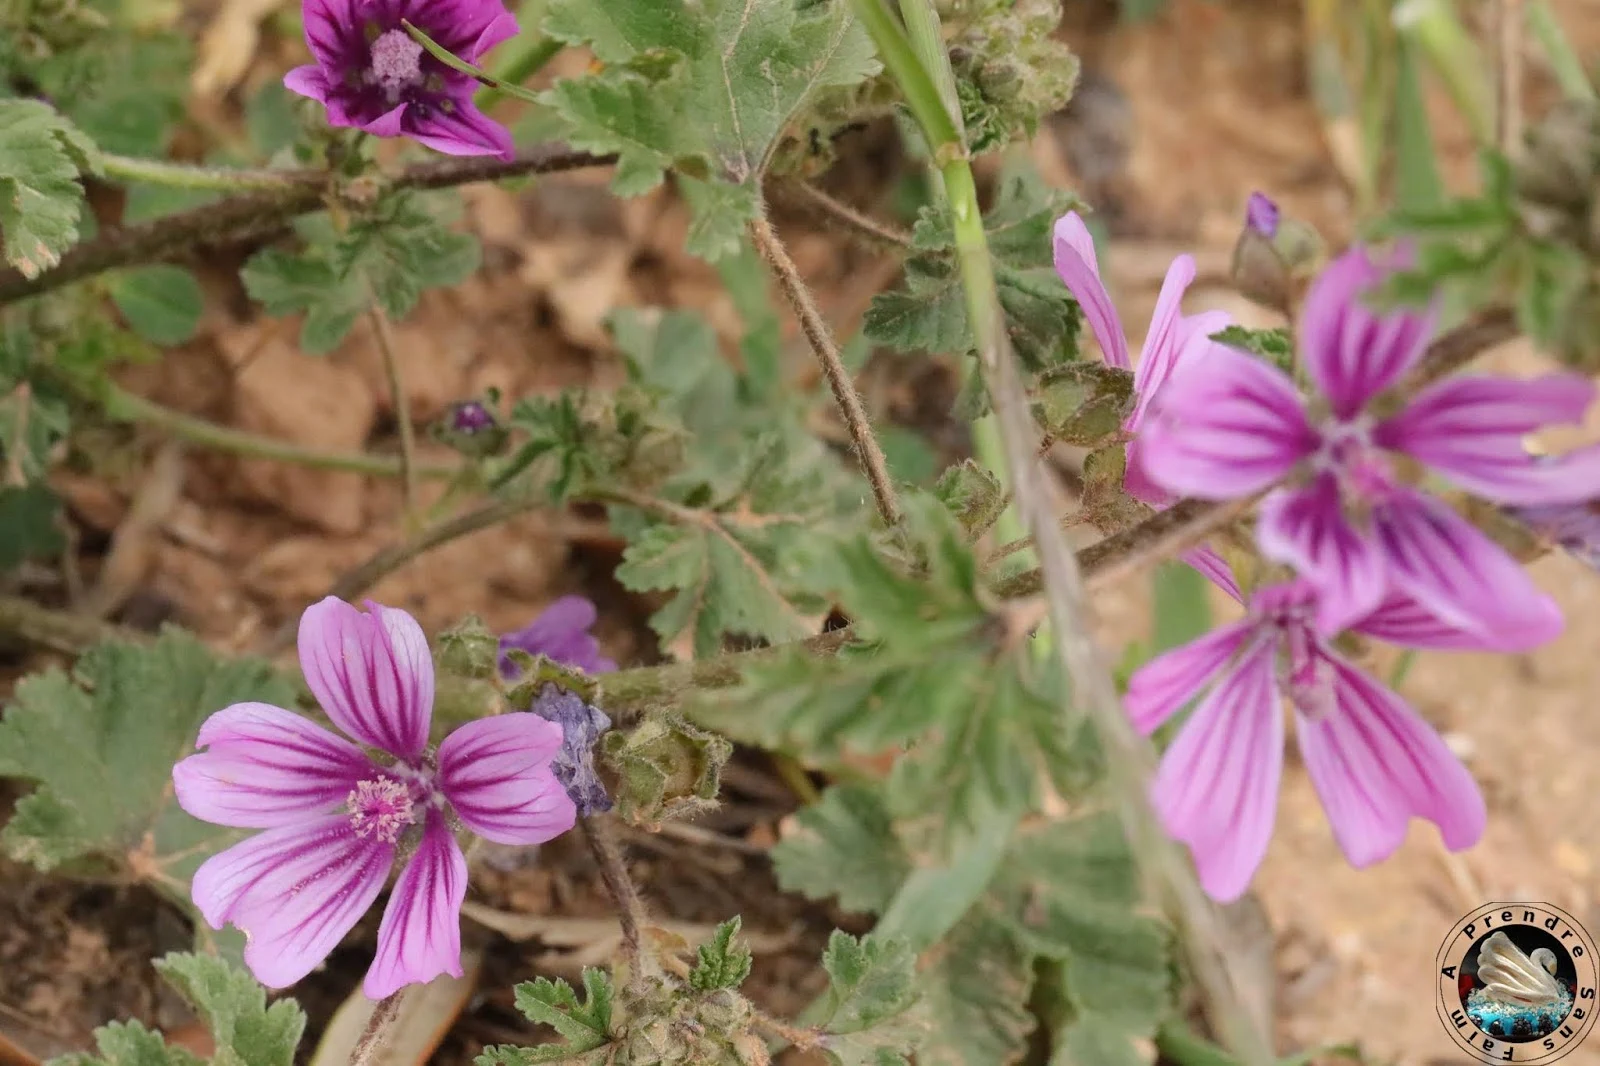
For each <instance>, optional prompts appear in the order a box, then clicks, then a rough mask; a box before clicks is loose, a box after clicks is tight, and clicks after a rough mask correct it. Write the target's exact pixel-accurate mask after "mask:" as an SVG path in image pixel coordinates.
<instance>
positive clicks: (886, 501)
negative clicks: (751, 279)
mask: <svg viewBox="0 0 1600 1066" xmlns="http://www.w3.org/2000/svg"><path fill="white" fill-rule="evenodd" d="M750 239H751V240H752V241H753V242H754V243H755V246H756V249H757V250H758V251H759V252H760V253H761V255H762V258H764V259H765V260H766V261H767V265H768V266H770V267H771V268H772V273H773V276H775V277H776V278H777V279H778V285H779V287H781V288H782V289H783V294H784V295H785V296H787V297H788V298H789V305H790V306H791V307H793V308H794V313H795V317H796V318H798V319H799V320H800V329H801V330H802V331H803V332H804V333H805V335H806V340H807V341H809V342H810V343H811V350H812V351H813V352H815V353H816V355H817V361H818V362H819V363H821V364H822V373H823V376H824V377H826V378H827V379H828V387H829V388H830V389H832V390H833V398H834V400H835V401H836V402H837V403H838V404H839V411H840V413H842V414H843V415H844V420H845V425H847V426H848V427H849V429H850V439H851V441H852V442H854V444H855V446H856V457H857V458H858V459H860V461H861V469H862V471H863V472H864V473H865V474H866V475H867V481H868V483H870V484H871V485H872V498H873V499H874V500H876V501H877V504H878V514H879V515H881V516H882V518H883V522H884V524H885V525H888V526H893V525H896V524H897V523H898V522H899V521H900V501H899V499H898V498H897V497H896V496H895V491H894V480H893V478H891V477H890V476H889V463H888V460H886V459H885V458H884V456H883V448H882V447H880V446H879V444H878V438H877V437H876V436H875V435H874V434H873V432H872V423H871V422H870V421H868V419H867V411H866V408H864V407H863V406H862V405H861V397H860V395H859V394H858V393H857V392H856V386H855V382H853V381H851V380H850V372H849V371H848V370H846V369H845V366H844V360H843V359H841V358H840V357H839V346H838V345H837V344H835V343H834V340H833V333H832V331H831V330H829V329H828V324H827V323H826V322H825V321H823V319H822V312H821V311H818V310H817V305H816V302H815V301H814V300H812V298H811V291H810V290H809V289H807V288H806V283H805V281H804V280H803V279H802V278H801V277H800V271H799V269H798V268H796V267H795V265H794V260H792V259H790V258H789V253H788V252H787V251H786V250H785V249H784V247H783V242H782V241H780V240H779V239H778V234H777V232H776V231H774V230H773V228H772V223H771V222H769V221H768V220H767V217H766V214H765V212H763V213H762V214H761V215H760V216H759V217H758V218H756V220H755V221H753V222H751V223H750Z"/></svg>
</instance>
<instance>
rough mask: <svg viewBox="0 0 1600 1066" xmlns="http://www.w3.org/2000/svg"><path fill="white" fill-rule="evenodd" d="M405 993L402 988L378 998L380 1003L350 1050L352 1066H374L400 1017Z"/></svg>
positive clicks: (373, 1009)
mask: <svg viewBox="0 0 1600 1066" xmlns="http://www.w3.org/2000/svg"><path fill="white" fill-rule="evenodd" d="M404 995H405V989H403V988H402V989H401V990H400V991H398V992H396V993H394V994H393V995H390V996H385V997H384V998H383V999H380V1000H378V1005H377V1006H375V1007H373V1008H372V1017H370V1018H368V1019H367V1027H366V1028H365V1029H363V1030H361V1036H360V1037H359V1038H358V1039H357V1040H356V1046H355V1047H354V1048H352V1049H351V1051H350V1066H372V1064H373V1063H375V1062H377V1061H378V1056H379V1054H380V1053H381V1052H382V1051H383V1045H384V1043H385V1042H386V1041H387V1040H388V1039H389V1031H390V1030H391V1029H393V1028H394V1021H395V1019H396V1018H398V1017H400V998H401V997H402V996H404Z"/></svg>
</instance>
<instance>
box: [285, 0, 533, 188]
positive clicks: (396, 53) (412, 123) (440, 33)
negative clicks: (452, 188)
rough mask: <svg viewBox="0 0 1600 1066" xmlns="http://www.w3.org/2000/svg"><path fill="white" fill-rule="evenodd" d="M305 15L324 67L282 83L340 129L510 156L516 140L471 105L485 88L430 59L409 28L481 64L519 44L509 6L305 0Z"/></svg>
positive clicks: (451, 150) (487, 1) (449, 0)
mask: <svg viewBox="0 0 1600 1066" xmlns="http://www.w3.org/2000/svg"><path fill="white" fill-rule="evenodd" d="M301 13H302V18H303V21H304V22H305V28H306V45H307V46H308V47H309V48H310V49H311V56H312V58H313V59H315V60H316V62H315V63H313V64H311V65H309V66H304V67H296V68H295V69H293V70H291V71H290V72H289V73H288V74H287V75H286V76H285V77H284V79H283V84H284V85H286V86H287V87H288V88H289V89H290V90H291V91H293V92H297V93H299V94H300V95H301V96H308V97H310V98H311V99H313V100H316V101H318V102H319V103H321V104H322V105H323V106H324V107H325V108H327V111H328V122H329V123H330V124H331V125H334V126H354V127H356V128H357V129H363V130H366V131H367V132H368V133H370V134H372V135H374V136H376V137H410V138H411V139H412V140H414V141H420V142H421V143H422V144H425V145H427V146H428V147H429V148H433V149H436V150H438V151H440V152H444V153H446V154H448V155H497V156H500V157H502V158H510V156H511V153H512V144H511V134H510V133H509V132H507V131H506V128H505V127H504V126H502V125H500V124H499V123H498V122H495V121H494V120H493V119H491V118H489V117H488V116H486V115H484V114H483V113H482V112H481V111H479V110H478V108H477V105H476V104H474V103H473V102H472V96H473V93H474V92H476V91H477V89H478V82H477V81H476V80H475V79H474V78H472V77H471V76H469V75H466V74H462V73H461V72H459V71H456V70H452V69H450V68H449V67H447V66H445V65H444V64H443V63H441V62H439V61H438V60H437V59H435V58H434V57H433V56H431V55H429V54H427V52H425V51H424V50H423V48H422V45H420V44H418V43H417V42H416V41H414V40H412V38H411V35H410V34H408V33H406V31H405V29H404V27H402V26H401V24H400V23H401V20H402V19H403V20H406V21H409V22H410V23H411V24H412V25H414V26H416V27H417V28H418V29H419V30H421V31H422V32H423V33H425V34H427V35H428V36H429V37H430V38H431V39H432V40H433V41H435V42H436V43H438V44H440V45H442V46H443V47H444V48H446V49H447V50H449V51H450V52H451V53H453V54H455V55H457V56H459V57H460V58H462V59H464V60H466V61H467V62H468V63H472V64H477V63H478V61H479V59H481V58H482V56H483V54H484V53H485V52H487V51H488V50H489V49H491V48H493V47H494V46H495V45H497V44H499V43H500V42H501V41H504V40H507V39H509V38H511V37H514V36H516V33H517V20H516V19H515V18H514V17H512V15H511V14H510V12H508V11H507V10H506V9H505V6H504V5H503V4H502V3H501V2H500V0H427V2H424V0H304V2H303V4H302V6H301Z"/></svg>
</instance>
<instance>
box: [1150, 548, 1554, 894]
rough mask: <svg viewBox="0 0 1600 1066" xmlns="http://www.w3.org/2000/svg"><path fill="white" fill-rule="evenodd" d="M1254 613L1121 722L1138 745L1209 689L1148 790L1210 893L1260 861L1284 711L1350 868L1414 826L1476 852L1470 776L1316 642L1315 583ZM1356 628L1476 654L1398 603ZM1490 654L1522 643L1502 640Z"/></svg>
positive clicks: (1183, 652)
mask: <svg viewBox="0 0 1600 1066" xmlns="http://www.w3.org/2000/svg"><path fill="white" fill-rule="evenodd" d="M1248 612H1249V613H1248V616H1247V617H1246V618H1245V619H1244V620H1243V621H1240V622H1236V623H1234V624H1232V625H1228V626H1224V627H1222V628H1221V629H1218V630H1216V631H1214V632H1212V633H1210V634H1207V635H1206V636H1204V637H1202V638H1200V639H1199V640H1197V641H1195V642H1193V643H1192V644H1188V645H1185V646H1183V647H1181V648H1176V649H1174V650H1172V651H1170V652H1167V653H1166V654H1165V655H1162V656H1160V657H1158V658H1156V659H1155V660H1153V661H1151V662H1150V663H1148V664H1147V665H1145V666H1144V667H1143V668H1142V669H1140V670H1139V671H1138V672H1137V673H1135V674H1134V675H1133V678H1132V679H1131V681H1130V683H1129V686H1128V695H1127V707H1128V713H1129V714H1130V715H1131V717H1132V718H1133V722H1134V725H1135V726H1136V727H1137V728H1138V729H1139V730H1141V731H1142V732H1144V733H1146V734H1149V733H1151V732H1153V731H1154V730H1155V729H1156V727H1158V726H1159V725H1161V723H1162V722H1164V721H1166V720H1167V719H1168V718H1170V717H1171V716H1172V715H1173V714H1175V713H1177V712H1178V711H1179V710H1181V709H1182V708H1183V707H1184V706H1185V705H1187V704H1188V703H1189V702H1190V700H1192V699H1194V698H1195V697H1196V696H1198V695H1200V694H1201V693H1203V692H1207V691H1208V690H1209V693H1208V694H1207V695H1206V696H1205V699H1204V700H1202V701H1201V703H1200V704H1199V706H1198V707H1196V709H1195V711H1194V713H1193V715H1192V716H1191V717H1190V718H1189V720H1188V721H1187V722H1186V723H1184V726H1183V728H1182V730H1181V731H1180V732H1179V734H1178V737H1177V739H1176V740H1175V741H1173V743H1172V746H1171V747H1170V748H1168V749H1167V752H1166V755H1165V756H1164V757H1163V759H1162V761H1161V767H1160V769H1159V770H1158V771H1157V773H1156V778H1155V781H1154V782H1153V783H1152V786H1151V802H1152V804H1153V805H1154V807H1155V809H1156V811H1157V813H1158V814H1159V815H1160V817H1161V820H1162V822H1163V824H1164V825H1165V827H1166V829H1167V832H1168V833H1170V834H1171V835H1172V836H1173V837H1175V838H1176V839H1178V840H1181V841H1183V842H1184V843H1186V844H1187V845H1188V846H1189V849H1190V851H1191V853H1192V854H1193V855H1194V860H1195V866H1196V868H1197V869H1198V871H1199V874H1200V883H1201V885H1202V886H1203V887H1204V888H1205V890H1206V892H1207V894H1209V895H1210V896H1212V897H1213V898H1215V899H1217V900H1220V901H1223V902H1228V901H1231V900H1234V899H1237V898H1238V897H1239V896H1240V895H1242V894H1243V893H1244V890H1245V889H1246V888H1247V887H1248V886H1249V884H1250V880H1251V878H1252V877H1253V876H1254V874H1255V871H1256V868H1257V867H1258V866H1260V864H1261V860H1262V858H1263V857H1264V856H1265V855H1266V850H1267V842H1268V840H1269V839H1270V838H1271V836H1272V826H1273V822H1274V820H1275V818H1276V813H1277V797H1278V782H1279V779H1280V778H1281V776H1282V772H1283V742H1284V715H1283V701H1284V700H1287V701H1288V702H1289V704H1290V705H1291V707H1292V708H1293V711H1294V719H1295V732H1296V735H1297V737H1298V740H1299V744H1300V753H1301V755H1302V757H1303V758H1304V760H1305V765H1306V771H1307V773H1308V774H1309V775H1310V777H1311V783H1312V785H1313V786H1314V787H1315V788H1316V790H1317V795H1318V797H1320V799H1321V800H1322V806H1323V809H1324V810H1326V811H1327V814H1328V820H1329V822H1331V823H1332V825H1333V833H1334V837H1335V838H1336V839H1337V840H1338V842H1339V846H1340V848H1341V849H1342V850H1343V851H1344V853H1345V855H1346V857H1347V858H1348V859H1349V860H1350V862H1351V864H1352V865H1354V866H1357V867H1363V866H1368V865H1371V864H1372V863H1375V862H1378V861H1380V860H1382V859H1385V858H1387V857H1388V856H1389V855H1391V854H1393V852H1394V851H1395V850H1396V849H1397V848H1398V847H1399V846H1400V844H1401V842H1402V841H1403V840H1404V839H1405V834H1406V826H1407V823H1408V822H1409V820H1410V819H1411V818H1412V817H1413V816H1415V817H1420V818H1426V819H1427V820H1429V821H1431V822H1433V823H1434V824H1435V825H1437V826H1438V827H1439V829H1440V831H1441V832H1442V833H1443V835H1444V842H1445V844H1446V846H1447V847H1449V848H1451V849H1452V850H1459V849H1461V848H1467V847H1471V846H1472V845H1473V844H1474V843H1476V842H1477V840H1478V838H1479V836H1481V835H1482V833H1483V827H1484V823H1485V821H1486V817H1487V815H1486V812H1485V808H1484V802H1483V797H1482V795H1481V794H1480V793H1479V791H1478V787H1477V785H1476V784H1475V783H1474V782H1473V780H1472V776H1471V775H1470V774H1469V773H1468V772H1467V770H1466V768H1465V767H1463V766H1462V765H1461V763H1460V761H1459V760H1457V759H1456V757H1455V756H1454V755H1452V754H1451V753H1450V751H1449V749H1448V748H1446V747H1445V744H1444V742H1443V741H1442V740H1441V739H1440V738H1439V736H1438V734H1437V733H1435V732H1434V731H1433V729H1432V728H1431V727H1429V726H1428V725H1427V723H1426V722H1424V721H1423V720H1422V719H1421V718H1420V717H1419V716H1418V715H1417V713H1416V712H1415V711H1413V710H1412V709H1411V708H1410V707H1408V706H1407V705H1406V703H1405V701H1403V700H1402V699H1401V698H1400V697H1399V696H1398V695H1396V694H1395V693H1393V692H1391V691H1389V690H1388V689H1386V688H1384V687H1383V686H1382V685H1380V684H1379V683H1378V682H1376V681H1374V680H1373V679H1372V678H1371V677H1368V676H1367V675H1366V674H1364V673H1362V672H1361V671H1360V670H1357V669H1356V668H1355V667H1354V666H1352V665H1351V664H1350V663H1349V662H1348V661H1346V660H1345V659H1344V658H1343V657H1341V656H1340V655H1339V654H1338V653H1337V652H1336V651H1334V649H1333V647H1332V645H1331V644H1330V643H1329V642H1328V640H1326V639H1325V638H1324V637H1322V636H1321V635H1320V634H1319V633H1318V631H1317V629H1316V627H1315V625H1314V620H1315V616H1316V614H1317V593H1316V590H1315V589H1314V588H1313V586H1312V585H1311V584H1310V583H1309V582H1307V581H1305V580H1303V579H1295V580H1293V581H1290V582H1287V583H1285V584H1280V585H1272V586H1269V587H1266V588H1263V589H1261V590H1259V591H1258V592H1256V593H1255V594H1254V595H1253V596H1252V597H1251V598H1250V602H1249V606H1248ZM1356 628H1357V631H1359V632H1361V633H1364V634H1366V635H1368V636H1378V637H1383V638H1386V639H1392V640H1395V641H1396V642H1399V643H1409V644H1413V645H1415V646H1418V647H1428V648H1465V647H1481V646H1483V645H1482V644H1481V643H1479V642H1477V641H1476V640H1475V639H1474V638H1473V637H1472V635H1471V634H1466V633H1462V632H1460V631H1455V630H1451V629H1449V628H1448V627H1445V626H1442V625H1440V624H1439V623H1438V622H1437V621H1436V620H1433V619H1431V618H1430V617H1429V616H1428V615H1427V614H1426V613H1424V612H1421V611H1419V610H1417V609H1416V608H1415V605H1413V604H1410V603H1408V602H1405V601H1401V600H1398V599H1394V600H1390V601H1386V602H1385V604H1384V605H1383V606H1382V607H1380V608H1379V609H1378V610H1377V611H1375V612H1374V613H1373V614H1372V615H1370V616H1369V617H1368V618H1367V619H1365V620H1363V623H1362V624H1361V625H1360V626H1357V627H1356ZM1532 643H1537V641H1533V642H1532ZM1495 646H1496V647H1497V648H1498V649H1499V650H1507V651H1509V650H1518V649H1519V647H1520V646H1522V644H1519V641H1518V638H1516V637H1512V636H1509V635H1508V636H1507V637H1506V638H1505V639H1503V640H1501V641H1499V642H1498V643H1497V644H1496V645H1495Z"/></svg>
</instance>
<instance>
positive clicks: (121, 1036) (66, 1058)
mask: <svg viewBox="0 0 1600 1066" xmlns="http://www.w3.org/2000/svg"><path fill="white" fill-rule="evenodd" d="M94 1043H95V1047H96V1048H98V1049H99V1052H100V1053H99V1054H98V1055H87V1054H82V1053H79V1054H74V1055H61V1056H58V1057H57V1058H53V1059H51V1060H50V1061H49V1062H48V1063H46V1066H201V1064H202V1063H203V1062H204V1061H205V1060H204V1059H201V1058H199V1057H197V1056H196V1055H194V1054H192V1053H191V1052H188V1051H185V1050H184V1049H183V1048H179V1047H168V1046H167V1042H166V1041H165V1040H164V1039H162V1037H161V1034H160V1033H157V1032H152V1031H151V1030H149V1029H146V1028H145V1027H144V1026H142V1025H140V1024H139V1023H138V1022H112V1023H111V1024H110V1025H102V1026H101V1027H100V1028H98V1029H96V1030H95V1031H94Z"/></svg>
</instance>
